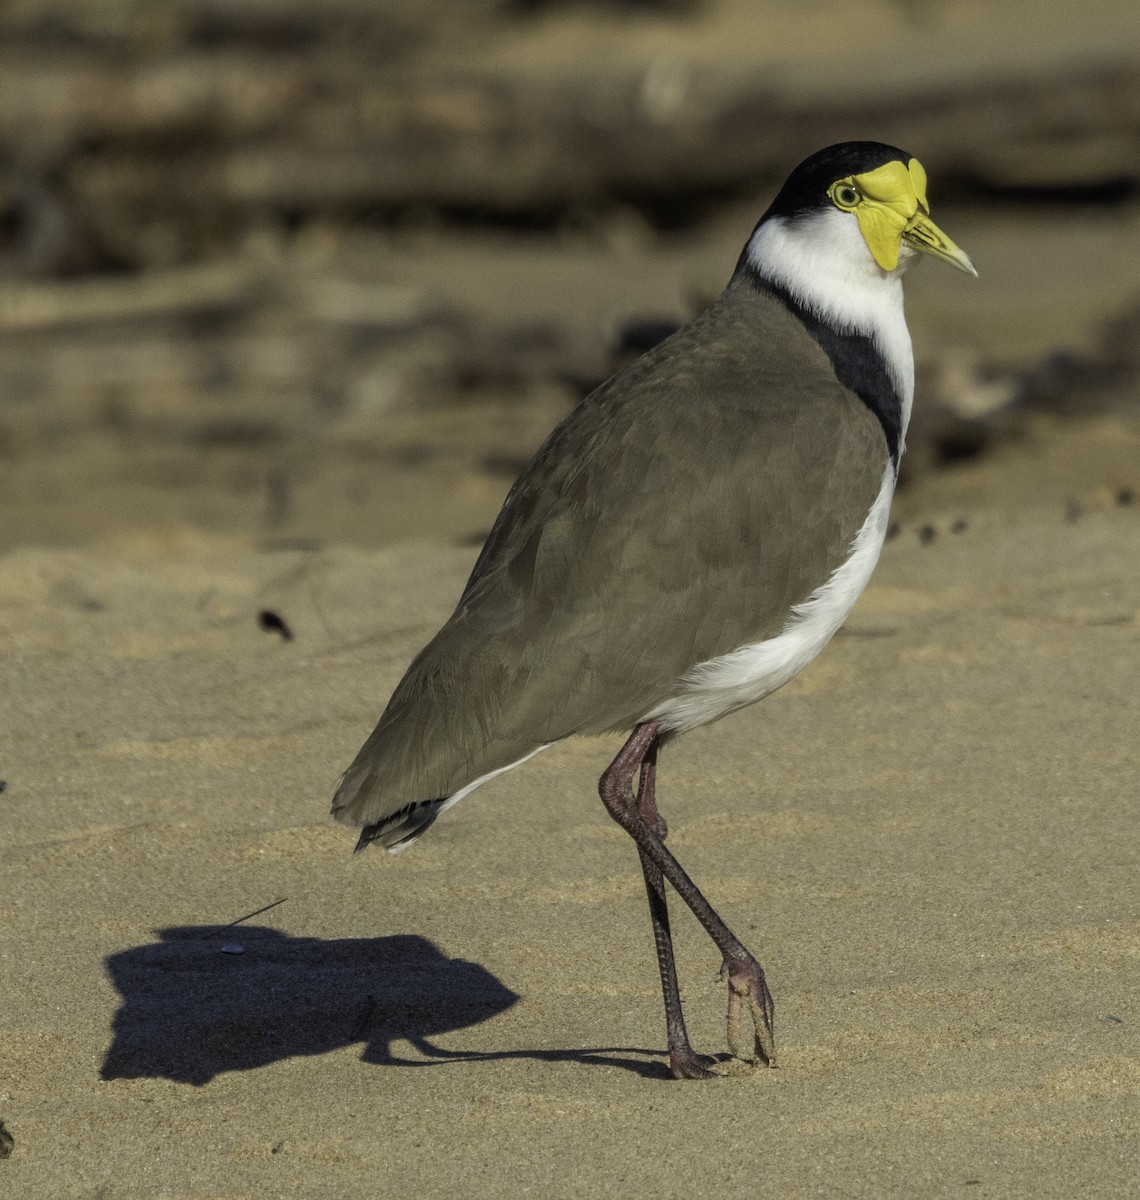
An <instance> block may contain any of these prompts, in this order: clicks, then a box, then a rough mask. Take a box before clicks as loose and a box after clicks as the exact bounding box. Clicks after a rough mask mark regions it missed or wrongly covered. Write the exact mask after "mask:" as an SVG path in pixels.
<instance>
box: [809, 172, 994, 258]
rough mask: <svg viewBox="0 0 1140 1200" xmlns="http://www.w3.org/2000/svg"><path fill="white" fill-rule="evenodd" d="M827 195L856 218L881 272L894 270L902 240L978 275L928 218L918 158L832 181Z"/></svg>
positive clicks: (922, 173)
mask: <svg viewBox="0 0 1140 1200" xmlns="http://www.w3.org/2000/svg"><path fill="white" fill-rule="evenodd" d="M828 195H829V196H830V197H831V200H832V203H834V204H835V206H836V207H837V208H841V209H843V210H844V211H845V212H853V213H854V214H855V216H856V219H857V220H858V222H859V230H860V232H861V233H862V234H863V240H864V241H865V242H866V243H867V249H868V250H870V252H871V255H872V257H873V258H874V260H875V262H876V263H878V264H879V266H880V267H881V268H882V269H883V270H884V271H894V270H895V269H896V268H897V267H898V265H899V250H900V248H901V246H902V243H903V242H904V241H905V242H906V244H907V245H908V246H912V247H914V249H916V250H922V251H923V252H924V253H926V254H932V255H934V257H935V258H941V259H942V260H943V261H944V262H948V263H950V265H951V266H954V267H957V268H958V269H959V270H960V271H966V272H967V273H968V274H970V275H977V271H975V270H974V264H973V263H971V262H970V259H969V257H968V256H967V255H966V253H965V252H964V251H963V250H960V249H959V248H958V247H957V246H956V245H955V244H954V243H953V242H952V241H951V240H950V238H948V237H947V236H946V235H945V234H944V233H943V232H942V230H941V229H939V228H938V226H937V225H935V224H934V222H933V221H932V220H931V219H930V215H929V214H930V207H929V205H928V203H927V199H926V171H925V170H923V167H922V164H921V163H920V162H919V161H918V159H917V158H912V159H911V160H910V161H909V162H907V163H903V162H900V161H898V160H897V159H896V160H894V161H893V162H888V163H883V165H882V166H881V167H876V168H875V169H874V170H873V171H865V172H863V174H861V175H848V176H847V177H846V178H844V179H837V180H836V181H835V183H833V184H832V185H831V187H830V188H829V189H828Z"/></svg>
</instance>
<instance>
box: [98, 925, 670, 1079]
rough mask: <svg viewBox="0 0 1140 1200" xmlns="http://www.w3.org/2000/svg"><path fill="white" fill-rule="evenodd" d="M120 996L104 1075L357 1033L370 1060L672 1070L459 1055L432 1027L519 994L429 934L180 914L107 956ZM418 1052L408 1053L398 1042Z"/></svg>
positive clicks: (223, 1062) (566, 1057)
mask: <svg viewBox="0 0 1140 1200" xmlns="http://www.w3.org/2000/svg"><path fill="white" fill-rule="evenodd" d="M107 970H108V973H109V974H110V976H111V979H112V981H113V982H114V984H115V986H116V988H118V990H119V994H120V995H121V997H122V1003H121V1004H120V1006H119V1010H118V1012H117V1013H116V1014H115V1019H114V1024H113V1027H112V1029H113V1035H114V1036H113V1039H112V1042H111V1046H110V1048H109V1049H108V1050H107V1054H106V1056H105V1058H104V1060H103V1066H102V1069H101V1071H100V1075H101V1077H102V1078H103V1079H140V1078H165V1079H172V1080H175V1081H177V1082H179V1083H190V1084H195V1085H199V1086H200V1085H202V1084H206V1083H208V1082H209V1081H210V1080H211V1079H213V1078H214V1076H215V1075H219V1074H221V1073H222V1072H224V1071H248V1070H251V1069H252V1068H254V1067H261V1066H265V1065H266V1064H268V1063H272V1062H277V1061H279V1060H281V1059H286V1058H292V1057H294V1056H296V1055H305V1054H323V1053H325V1052H326V1051H329V1050H336V1049H339V1048H340V1047H343V1046H349V1045H353V1044H355V1043H357V1042H362V1043H363V1044H364V1051H363V1053H362V1054H361V1060H362V1061H363V1062H367V1063H375V1064H383V1065H391V1066H405V1067H413V1066H414V1067H421V1066H439V1065H441V1064H443V1063H449V1062H459V1061H467V1062H472V1061H480V1060H492V1059H504V1058H534V1059H540V1060H544V1061H573V1062H579V1063H583V1064H594V1065H603V1066H611V1067H622V1068H625V1069H626V1070H630V1071H633V1072H635V1073H636V1074H639V1075H644V1076H653V1077H661V1076H664V1075H666V1074H667V1073H668V1072H667V1070H666V1068H665V1066H664V1064H663V1063H662V1062H661V1061H660V1056H659V1055H657V1054H655V1053H654V1052H653V1051H650V1050H641V1049H633V1048H629V1049H625V1048H608V1047H607V1048H597V1049H585V1050H579V1049H574V1050H538V1049H534V1050H504V1051H493V1052H464V1051H461V1050H448V1049H444V1048H442V1047H440V1046H436V1045H433V1044H432V1042H431V1041H430V1040H429V1039H430V1038H432V1037H434V1036H437V1035H439V1034H443V1033H451V1032H454V1031H456V1030H459V1029H467V1028H470V1027H471V1026H473V1025H479V1024H481V1023H482V1022H484V1021H487V1020H489V1019H490V1018H492V1017H495V1016H497V1015H498V1014H500V1013H502V1012H505V1011H506V1010H507V1009H508V1008H510V1007H511V1006H512V1005H513V1004H515V1003H516V1002H517V1001H518V999H519V996H518V995H517V994H516V993H515V992H512V991H511V990H510V988H508V987H506V986H505V985H504V984H503V983H501V982H500V981H499V980H498V979H496V978H495V976H494V975H492V974H491V973H490V971H488V970H486V969H485V968H484V967H482V966H480V965H479V964H478V963H473V962H466V961H465V960H463V959H460V958H449V957H448V956H447V955H446V954H443V953H442V952H441V951H440V950H438V949H437V948H436V947H435V946H434V945H433V944H432V943H431V942H430V941H428V940H427V939H426V938H422V937H417V936H415V935H413V934H400V935H395V936H392V937H377V938H348V939H344V940H341V941H325V940H323V939H321V938H307V937H291V936H289V935H288V934H285V933H281V932H279V931H277V930H275V929H268V928H265V927H263V926H257V925H242V926H240V927H234V926H224V925H186V926H179V927H175V928H171V929H163V930H160V931H159V932H158V940H157V941H155V942H152V943H149V944H147V945H145V946H136V947H134V948H132V949H130V950H124V951H122V952H121V953H118V954H112V955H110V956H108V958H107ZM400 1041H403V1042H407V1043H410V1044H411V1045H412V1046H413V1047H414V1048H415V1049H416V1050H417V1051H418V1052H419V1054H420V1055H421V1056H422V1057H420V1058H409V1057H400V1056H399V1055H397V1054H395V1053H394V1052H393V1050H392V1046H393V1044H394V1043H397V1042H400Z"/></svg>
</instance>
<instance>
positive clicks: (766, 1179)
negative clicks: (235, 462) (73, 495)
mask: <svg viewBox="0 0 1140 1200" xmlns="http://www.w3.org/2000/svg"><path fill="white" fill-rule="evenodd" d="M1129 437H1131V438H1133V439H1135V437H1136V431H1135V429H1131V428H1120V427H1112V428H1109V427H1101V426H1096V425H1090V426H1087V427H1084V428H1082V429H1078V427H1075V426H1072V425H1064V424H1061V425H1058V426H1056V427H1048V428H1043V429H1042V430H1041V431H1039V436H1038V437H1037V438H1036V439H1035V440H1034V439H1030V441H1029V442H1023V443H1020V444H1018V445H1016V446H1013V447H1011V448H1009V449H1007V451H1005V452H1004V457H1003V456H997V457H991V458H989V459H987V460H985V461H984V462H983V463H981V464H978V465H975V466H972V467H969V468H965V469H962V470H959V471H957V472H950V473H944V474H943V475H941V476H939V477H937V479H936V480H935V483H936V484H937V486H934V485H933V484H932V490H930V491H928V492H925V493H923V492H912V493H910V494H908V495H907V496H906V497H905V498H903V500H902V501H901V507H900V509H899V513H900V519H901V525H900V530H899V533H898V536H896V537H895V538H893V539H892V540H891V541H890V542H889V543H888V545H887V547H886V550H885V552H884V556H883V560H882V563H881V565H880V568H879V571H878V573H877V574H876V576H875V579H874V582H873V584H872V586H871V588H870V589H869V591H868V592H867V594H866V595H865V596H864V598H863V600H862V601H861V602H860V604H859V606H858V607H857V609H856V613H855V615H854V617H853V618H852V620H851V621H850V622H849V624H848V626H847V628H846V629H845V631H844V632H843V633H842V634H841V635H840V636H839V637H838V638H836V640H835V641H834V642H833V644H832V645H831V646H830V647H829V648H828V649H827V651H826V652H825V653H824V655H823V656H822V657H821V658H820V659H819V660H818V661H817V662H816V663H815V664H814V666H813V667H812V668H811V669H810V670H808V671H807V672H806V673H805V674H804V675H802V676H801V677H800V678H799V679H798V680H797V681H796V682H794V683H793V684H792V685H790V686H789V687H787V688H786V689H785V690H784V691H783V692H782V693H780V694H778V695H777V696H775V697H772V698H771V699H769V700H768V701H766V702H765V703H763V704H762V705H759V706H757V707H755V708H753V709H751V710H748V711H746V712H744V713H742V714H738V715H736V716H734V717H732V718H730V719H727V720H725V721H723V722H722V723H720V724H718V725H716V726H714V727H712V728H709V729H706V730H703V731H699V732H697V733H695V734H692V735H689V736H688V737H686V738H684V739H683V740H682V741H681V742H680V743H679V744H678V745H677V747H676V748H675V749H673V750H672V751H671V752H669V753H668V754H667V755H666V756H665V757H664V759H663V766H662V771H661V782H660V798H661V803H662V807H663V810H664V811H665V813H666V814H667V816H668V818H669V821H670V828H671V835H670V840H671V845H672V846H673V847H674V849H675V851H676V853H677V854H678V856H679V857H680V858H681V859H682V861H683V862H684V863H685V864H686V866H687V867H688V868H689V870H690V871H691V873H692V874H693V875H694V877H695V878H696V879H697V881H698V882H699V883H700V884H701V885H702V886H703V887H704V889H705V890H706V892H707V894H708V895H709V897H710V898H711V899H712V900H713V901H714V903H716V904H717V905H718V906H719V907H720V909H721V912H722V913H723V914H724V916H725V917H726V919H727V920H728V921H729V923H730V924H731V925H732V926H733V927H735V928H736V929H737V930H738V931H739V932H740V934H741V935H742V936H743V937H744V938H745V939H746V940H747V941H748V942H750V944H751V945H752V946H753V947H754V949H755V950H756V951H757V954H758V956H759V957H760V959H761V961H762V962H763V963H764V964H765V966H766V968H767V970H768V973H769V980H770V983H771V986H772V988H773V991H774V993H775V995H776V1000H777V1020H778V1037H779V1050H780V1060H779V1061H780V1066H779V1069H778V1070H760V1071H756V1072H753V1073H750V1074H747V1075H745V1076H743V1077H734V1078H731V1079H726V1080H723V1081H717V1082H715V1083H712V1084H707V1085H700V1084H679V1083H674V1082H672V1081H669V1080H668V1079H667V1078H666V1071H665V1066H664V1056H663V1053H662V1051H663V1044H664V1034H663V1028H662V1024H663V1023H662V1017H661V1012H660V999H659V993H658V985H657V980H656V971H655V966H654V961H653V953H652V945H651V941H650V934H649V925H648V921H647V919H646V913H645V911H644V898H643V895H642V892H641V883H640V878H639V873H638V870H637V863H636V856H635V854H634V852H633V849H632V847H631V846H630V845H629V844H628V842H627V840H626V838H625V835H624V834H622V833H621V832H620V830H618V829H617V828H616V826H614V825H612V824H611V823H610V822H609V821H608V819H607V818H606V816H605V814H604V812H603V810H602V808H601V806H600V803H599V802H598V800H597V797H596V793H595V790H594V789H595V780H596V776H597V775H598V773H599V772H600V770H601V768H602V767H603V766H604V765H605V763H606V761H607V760H608V757H609V755H610V754H611V753H612V751H613V749H614V746H615V744H614V743H611V742H603V741H576V742H570V743H565V744H562V745H560V746H558V747H556V748H554V749H552V750H550V751H549V752H547V753H546V754H545V755H543V756H541V757H540V758H538V759H535V760H534V761H533V762H532V763H530V764H528V765H527V766H525V767H524V768H521V769H520V770H518V771H516V772H514V773H512V774H511V775H508V776H506V777H504V778H503V779H501V780H499V781H496V782H494V783H492V784H490V785H488V786H487V787H486V788H485V789H484V790H483V791H482V792H480V793H478V794H477V795H476V796H474V797H472V798H471V799H469V800H467V801H465V802H464V803H463V804H462V805H461V806H460V807H459V808H457V809H456V810H455V811H453V812H452V813H449V814H447V815H446V816H445V817H444V818H443V819H442V820H440V822H439V823H438V825H437V826H436V827H435V828H434V829H433V830H432V832H431V834H430V835H429V836H428V837H427V838H425V839H424V840H423V841H422V842H421V843H420V844H419V845H417V846H416V847H415V848H413V849H412V850H411V851H410V852H409V853H406V854H404V855H402V856H399V857H396V858H391V857H388V856H385V855H383V854H380V853H368V854H364V855H361V856H359V857H356V858H353V857H352V855H351V853H350V851H351V847H352V837H351V834H350V833H349V831H347V830H344V829H341V828H340V827H338V826H334V825H333V824H331V823H330V822H329V821H328V820H327V818H326V815H325V814H326V808H327V799H328V796H329V794H330V792H331V790H332V787H333V785H334V782H335V780H336V777H337V775H338V773H339V771H340V770H341V769H343V767H344V765H345V764H346V763H347V761H348V759H349V758H350V756H351V755H352V753H353V752H354V750H355V749H356V747H357V745H358V743H359V741H360V739H361V738H362V737H363V736H364V734H365V733H366V732H367V731H368V729H369V728H370V727H371V724H372V722H373V720H374V718H375V716H376V714H377V713H378V711H379V709H380V707H381V706H382V704H383V701H384V700H385V698H386V696H387V693H388V690H389V689H390V688H391V686H392V685H393V684H394V683H395V682H396V680H397V678H398V676H399V674H400V672H401V669H402V667H403V666H404V664H405V663H406V661H407V660H408V658H409V657H410V655H411V654H412V653H413V652H414V651H415V650H416V649H417V648H418V646H419V645H420V644H421V643H422V642H423V641H424V640H425V638H426V637H427V636H428V635H429V634H430V633H431V632H432V631H433V629H434V627H435V626H436V625H437V623H438V622H439V621H440V620H441V619H442V618H443V617H444V616H445V615H446V612H447V611H448V608H449V605H450V604H451V603H452V602H453V600H454V597H455V596H456V594H457V592H458V590H459V588H460V587H461V585H462V581H463V578H464V574H465V571H466V570H467V568H468V567H469V565H470V560H471V557H472V553H473V551H472V550H471V549H470V548H465V549H464V548H456V547H446V546H442V545H439V544H430V543H418V544H411V545H405V546H398V547H393V548H390V549H359V548H354V549H349V548H339V549H338V548H335V547H333V548H326V549H323V550H320V551H318V552H315V553H299V552H279V553H264V552H261V553H259V552H256V551H254V550H251V549H248V548H246V547H241V546H235V545H227V544H225V543H221V542H216V541H201V542H198V543H193V544H188V545H187V546H184V547H183V550H184V553H182V554H181V555H179V556H173V555H170V554H167V555H166V556H159V557H156V556H154V555H153V554H150V553H147V554H143V553H141V552H140V553H137V554H134V555H132V554H131V553H129V552H128V551H127V550H124V551H122V552H120V553H118V554H116V555H111V554H108V553H106V552H104V553H95V552H91V551H85V550H76V551H66V550H58V549H53V550H43V549H22V550H15V551H12V552H10V553H8V554H7V555H6V556H5V557H4V558H3V559H0V730H2V735H0V778H3V779H4V780H5V781H6V785H7V786H6V789H5V790H4V792H3V794H2V796H0V806H2V811H3V815H4V837H3V842H2V845H0V863H2V871H0V958H2V974H0V1025H2V1029H0V1039H2V1040H0V1045H2V1046H3V1056H2V1058H3V1068H2V1074H0V1118H2V1119H3V1120H4V1122H5V1123H6V1125H7V1128H8V1129H9V1130H10V1132H11V1133H12V1135H13V1137H14V1139H15V1147H14V1151H13V1153H12V1155H11V1156H10V1157H9V1158H8V1159H6V1160H5V1161H3V1162H2V1163H0V1192H2V1194H3V1195H5V1196H12V1197H21V1198H22V1197H29V1198H32V1197H45V1198H47V1197H52V1198H61V1200H62V1198H64V1197H96V1196H98V1197H105V1198H107V1200H112V1198H114V1200H118V1198H120V1197H122V1198H124V1200H126V1198H129V1197H159V1196H161V1197H172V1198H173V1197H178V1198H181V1197H187V1198H190V1197H194V1198H198V1197H248V1196H253V1195H256V1196H265V1197H272V1196H281V1197H299V1196H314V1197H334V1196H335V1197H345V1198H347V1197H375V1196H405V1195H406V1196H412V1195H415V1196H445V1195H447V1196H473V1197H480V1196H492V1195H495V1196H501V1195H528V1194H530V1195H538V1194H545V1195H554V1196H571V1195H615V1196H616V1195H622V1196H627V1197H628V1196H646V1197H649V1196H677V1197H690V1196H718V1197H724V1196H726V1195H727V1196H756V1195H768V1196H800V1195H804V1196H808V1195H811V1196H819V1195H823V1196H900V1197H904V1196H963V1195H965V1196H1035V1197H1040V1196H1066V1197H1071V1196H1098V1197H1119V1196H1125V1195H1128V1194H1131V1193H1133V1191H1134V1188H1135V1180H1136V1170H1137V1168H1136V1164H1137V1162H1138V1161H1140V1154H1138V1150H1140V1147H1138V1134H1140V1119H1138V1114H1140V1103H1138V1101H1140V1039H1138V1036H1137V1031H1138V1028H1140V1011H1138V1010H1137V1007H1136V995H1137V988H1136V983H1137V953H1138V951H1140V919H1138V912H1137V889H1136V879H1137V865H1138V864H1137V857H1138V855H1137V841H1136V837H1135V815H1134V805H1135V795H1136V778H1137V768H1138V766H1140V748H1138V739H1137V729H1138V727H1140V722H1138V720H1137V716H1138V702H1137V689H1136V679H1137V668H1136V663H1137V652H1138V650H1140V635H1138V630H1140V608H1138V601H1137V597H1138V596H1140V507H1138V506H1137V505H1136V504H1135V503H1128V499H1129V497H1128V494H1127V492H1126V491H1124V490H1123V485H1124V484H1129V483H1131V484H1132V485H1133V486H1134V485H1135V483H1136V482H1137V481H1136V480H1134V479H1130V478H1122V477H1121V474H1120V472H1121V471H1126V470H1127V467H1126V465H1125V463H1126V462H1127V461H1128V460H1127V459H1124V458H1122V460H1121V462H1120V463H1118V464H1113V463H1112V460H1111V455H1109V454H1108V453H1107V452H1105V453H1102V451H1103V449H1104V447H1105V446H1108V445H1112V446H1115V447H1117V450H1118V451H1119V450H1120V447H1122V446H1126V445H1127V444H1128V441H1127V439H1128V438H1129ZM1098 438H1099V439H1101V440H1100V442H1098V440H1097V439H1098ZM1098 447H1099V449H1098ZM1131 461H1132V462H1135V461H1136V460H1135V459H1132V460H1131ZM1090 462H1100V463H1101V464H1109V465H1108V466H1107V467H1106V469H1105V472H1104V473H1103V478H1099V479H1097V478H1094V477H1092V476H1091V475H1090V471H1089V469H1088V464H1089V463H1090ZM1073 464H1076V465H1075V466H1074V465H1073ZM1066 471H1069V472H1070V473H1075V475H1076V476H1079V478H1080V479H1081V480H1082V487H1083V490H1081V491H1079V494H1078V492H1074V491H1073V490H1072V487H1071V486H1070V485H1072V483H1073V480H1072V479H1070V478H1068V477H1067V476H1066ZM1011 478H1020V479H1023V480H1025V479H1028V480H1030V481H1031V485H1030V484H1026V485H1024V486H1023V487H1022V489H1021V491H1020V492H1017V493H1016V499H1017V503H1016V505H1009V504H1007V503H1006V497H1007V495H1008V494H1011V493H1010V492H1009V488H1008V487H1007V485H1006V484H1004V483H1003V480H1008V479H1011ZM939 488H941V491H939V490H938V489H939ZM924 497H925V499H924ZM1074 497H1075V499H1074ZM919 521H921V522H922V524H921V525H920V524H917V523H916V522H919ZM924 529H925V532H923V530H924ZM263 610H271V611H273V612H275V613H277V614H278V615H279V616H280V617H281V618H282V619H283V620H284V622H285V623H286V624H287V626H288V628H289V629H290V630H291V632H292V633H293V634H294V637H293V639H292V640H285V639H284V638H283V637H282V636H281V634H280V633H278V632H273V631H266V630H263V629H261V628H259V625H258V620H257V617H258V613H259V612H261V611H263ZM277 901H283V902H281V903H277V904H276V907H272V908H270V909H268V910H267V911H265V912H263V913H261V914H260V915H257V916H254V917H251V918H250V919H248V920H246V921H245V922H244V923H241V924H238V925H234V926H232V927H231V926H229V924H228V923H230V922H233V921H235V920H237V919H238V918H241V917H243V916H245V915H246V914H249V913H252V912H254V911H255V910H258V909H261V908H263V907H264V906H267V905H271V904H274V902H277ZM674 912H675V926H676V930H677V939H678V954H679V961H680V969H681V974H682V982H683V989H684V994H685V998H686V1001H687V1005H688V1014H689V1019H690V1026H691V1032H692V1033H693V1036H694V1041H695V1042H696V1043H697V1045H698V1046H699V1047H700V1048H702V1049H704V1050H705V1051H707V1052H710V1053H722V1052H723V1050H724V1029H723V1009H724V995H723V986H722V984H721V983H720V982H719V980H718V979H717V977H716V969H717V966H718V961H717V957H716V954H715V951H714V950H713V948H712V947H711V945H710V944H709V943H708V942H707V940H706V939H705V937H704V935H703V933H702V932H701V931H700V929H699V928H698V927H697V925H696V923H695V922H694V921H693V920H691V918H689V917H688V916H687V914H683V913H682V912H680V911H677V906H676V904H675V905H674ZM239 947H240V951H241V952H240V953H239V952H238V948H239Z"/></svg>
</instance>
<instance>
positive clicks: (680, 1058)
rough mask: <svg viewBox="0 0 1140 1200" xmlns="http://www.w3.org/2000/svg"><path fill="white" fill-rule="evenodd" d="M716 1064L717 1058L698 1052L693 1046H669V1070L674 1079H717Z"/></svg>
mask: <svg viewBox="0 0 1140 1200" xmlns="http://www.w3.org/2000/svg"><path fill="white" fill-rule="evenodd" d="M714 1065H715V1059H711V1058H709V1057H707V1056H706V1055H704V1054H698V1053H697V1052H696V1051H695V1050H694V1049H693V1048H692V1046H688V1045H686V1046H670V1047H669V1070H670V1071H672V1073H673V1078H674V1079H715V1078H716V1076H717V1072H716V1071H714V1070H712V1067H713V1066H714Z"/></svg>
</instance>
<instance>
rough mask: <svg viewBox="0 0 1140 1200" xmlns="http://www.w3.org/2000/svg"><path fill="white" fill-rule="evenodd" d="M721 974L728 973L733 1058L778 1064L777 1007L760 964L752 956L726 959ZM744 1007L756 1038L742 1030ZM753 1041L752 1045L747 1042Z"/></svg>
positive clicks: (729, 1038) (730, 1039)
mask: <svg viewBox="0 0 1140 1200" xmlns="http://www.w3.org/2000/svg"><path fill="white" fill-rule="evenodd" d="M721 973H722V974H725V975H727V976H728V1048H729V1050H730V1051H731V1052H732V1055H733V1057H734V1058H738V1059H740V1060H741V1061H743V1062H746V1063H751V1064H753V1065H754V1066H755V1065H759V1063H760V1062H761V1061H763V1062H765V1063H767V1064H768V1066H770V1067H774V1066H775V1065H776V1034H775V1021H776V1006H775V1004H774V1003H773V1001H772V993H771V992H770V991H768V985H767V983H766V982H765V981H764V971H763V968H762V967H761V966H760V964H759V963H758V962H757V961H756V960H755V959H754V958H753V957H752V956H751V955H749V956H748V957H747V958H743V959H736V958H734V959H726V960H725V963H724V966H723V967H722V968H721ZM745 1007H747V1009H748V1013H749V1015H750V1016H751V1018H752V1027H753V1028H752V1033H753V1037H752V1038H748V1036H747V1034H745V1032H744V1031H743V1030H742V1029H741V1025H742V1021H741V1017H742V1014H743V1012H744V1009H745ZM748 1042H751V1045H748Z"/></svg>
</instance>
